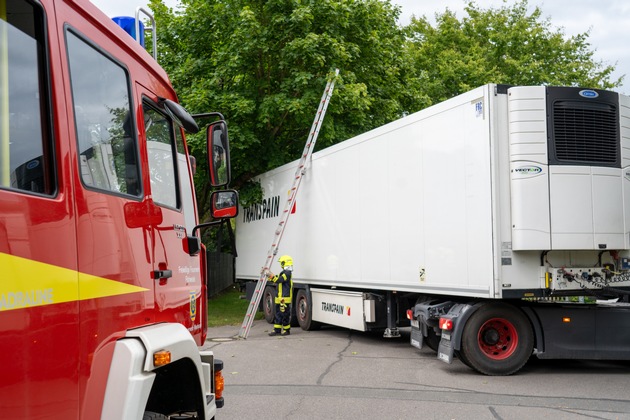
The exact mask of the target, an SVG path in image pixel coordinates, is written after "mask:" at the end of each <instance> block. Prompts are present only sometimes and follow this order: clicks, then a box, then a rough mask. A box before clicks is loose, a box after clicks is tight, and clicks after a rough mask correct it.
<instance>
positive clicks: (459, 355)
mask: <svg viewBox="0 0 630 420" xmlns="http://www.w3.org/2000/svg"><path fill="white" fill-rule="evenodd" d="M455 357H457V358H458V359H459V360H461V362H462V363H463V364H465V365H466V366H468V367H469V368H471V369H474V367H472V366H471V365H470V362H469V361H468V359H466V356H464V355H463V354H462V352H461V351H459V350H455Z"/></svg>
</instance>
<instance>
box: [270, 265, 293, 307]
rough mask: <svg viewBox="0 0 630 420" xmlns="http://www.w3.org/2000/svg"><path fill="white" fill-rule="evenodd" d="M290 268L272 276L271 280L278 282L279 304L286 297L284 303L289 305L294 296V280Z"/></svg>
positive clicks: (277, 296) (277, 302)
mask: <svg viewBox="0 0 630 420" xmlns="http://www.w3.org/2000/svg"><path fill="white" fill-rule="evenodd" d="M291 274H293V273H291V272H290V271H289V270H282V272H281V273H280V274H278V275H277V276H274V277H273V278H271V281H272V282H274V283H276V284H277V288H278V293H277V294H276V298H275V303H276V304H279V303H281V302H282V300H283V299H284V303H285V304H286V305H289V304H290V303H291V300H292V298H293V280H291Z"/></svg>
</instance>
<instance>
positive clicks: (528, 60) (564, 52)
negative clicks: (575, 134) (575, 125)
mask: <svg viewBox="0 0 630 420" xmlns="http://www.w3.org/2000/svg"><path fill="white" fill-rule="evenodd" d="M465 12H466V16H464V17H463V18H462V19H461V20H460V19H458V18H457V17H456V16H455V14H454V13H453V12H452V11H450V10H448V9H446V10H445V11H444V12H443V13H440V14H437V15H436V23H435V26H432V25H431V23H430V22H429V20H428V19H427V18H426V17H422V18H414V19H412V22H411V24H410V25H409V26H408V27H407V28H406V29H407V31H408V32H407V34H408V37H409V42H408V44H407V45H406V47H407V50H406V53H407V54H408V55H409V59H410V60H411V61H412V62H413V63H414V64H413V66H414V71H415V75H416V77H417V79H418V81H419V83H420V84H421V86H422V88H423V89H424V93H425V94H426V95H427V96H428V97H429V98H430V99H431V102H433V103H436V102H440V101H443V100H445V99H448V98H450V97H453V96H456V95H458V94H460V93H463V92H466V91H468V90H470V89H472V88H475V87H477V86H480V85H483V84H486V83H504V84H512V85H541V84H544V85H558V86H561V85H562V86H583V87H591V88H602V89H609V88H614V87H618V86H620V85H621V82H622V79H618V80H611V73H612V71H613V70H614V67H613V66H610V65H605V64H603V63H602V62H601V61H597V60H595V58H594V53H595V51H594V50H593V49H592V48H591V45H590V44H589V42H588V37H589V32H584V33H581V34H577V35H573V36H566V35H565V33H564V31H563V30H562V29H561V28H553V27H552V25H551V21H550V19H549V18H545V19H543V17H542V16H543V14H542V10H541V9H540V8H539V7H535V8H534V9H533V11H532V12H531V13H528V3H527V0H522V1H519V2H517V3H514V4H512V5H507V2H506V1H504V5H503V6H501V7H498V8H489V9H481V8H480V7H479V6H477V5H476V4H475V3H474V2H469V3H468V4H467V7H466V8H465Z"/></svg>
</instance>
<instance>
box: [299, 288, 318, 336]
mask: <svg viewBox="0 0 630 420" xmlns="http://www.w3.org/2000/svg"><path fill="white" fill-rule="evenodd" d="M295 304H296V306H295V314H296V315H297V321H298V324H300V327H301V328H302V329H303V330H304V331H313V330H318V329H319V327H320V326H321V324H320V323H319V322H316V321H313V304H312V302H311V295H310V293H309V292H307V291H306V290H305V289H300V290H298V292H297V296H296V299H295Z"/></svg>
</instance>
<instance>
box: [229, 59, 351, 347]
mask: <svg viewBox="0 0 630 420" xmlns="http://www.w3.org/2000/svg"><path fill="white" fill-rule="evenodd" d="M338 75H339V69H336V70H335V75H334V76H333V77H332V78H331V79H330V80H329V81H328V84H326V89H324V94H323V95H322V99H321V101H320V103H319V108H318V109H317V114H315V120H314V121H313V125H312V126H311V131H310V133H309V135H308V138H307V140H306V145H305V146H304V151H303V152H302V157H301V158H300V161H299V163H298V166H297V169H296V171H295V177H294V180H293V185H292V186H291V189H290V190H289V198H288V199H287V203H286V205H285V206H284V210H283V211H282V215H281V217H280V222H279V223H278V228H277V229H276V231H275V233H274V237H273V242H272V244H271V248H270V249H269V252H268V253H267V259H266V260H265V265H264V266H263V268H262V269H261V271H260V277H259V278H258V282H257V283H256V288H255V289H254V294H253V295H252V300H251V301H250V302H249V307H248V308H247V313H246V314H245V318H244V319H243V324H242V325H241V329H240V331H239V333H238V337H239V338H247V336H248V335H249V330H250V328H251V326H252V323H253V322H254V317H255V316H256V312H257V311H258V305H260V300H261V298H262V295H263V292H264V290H265V286H266V285H267V274H268V273H269V270H270V268H271V264H272V263H273V260H274V258H275V256H276V254H277V253H278V247H279V246H280V240H281V239H282V234H283V233H284V229H285V228H286V226H287V221H288V220H289V216H290V215H291V210H292V209H293V205H294V204H295V198H296V195H297V192H298V189H299V188H300V183H301V182H302V177H303V176H304V174H305V173H306V164H307V162H308V160H309V158H310V157H311V154H312V153H313V148H314V147H315V142H316V141H317V136H318V135H319V130H320V128H321V125H322V122H323V121H324V115H325V114H326V109H327V108H328V103H329V102H330V97H331V96H332V93H333V88H334V86H335V79H336V78H337V76H338Z"/></svg>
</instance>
